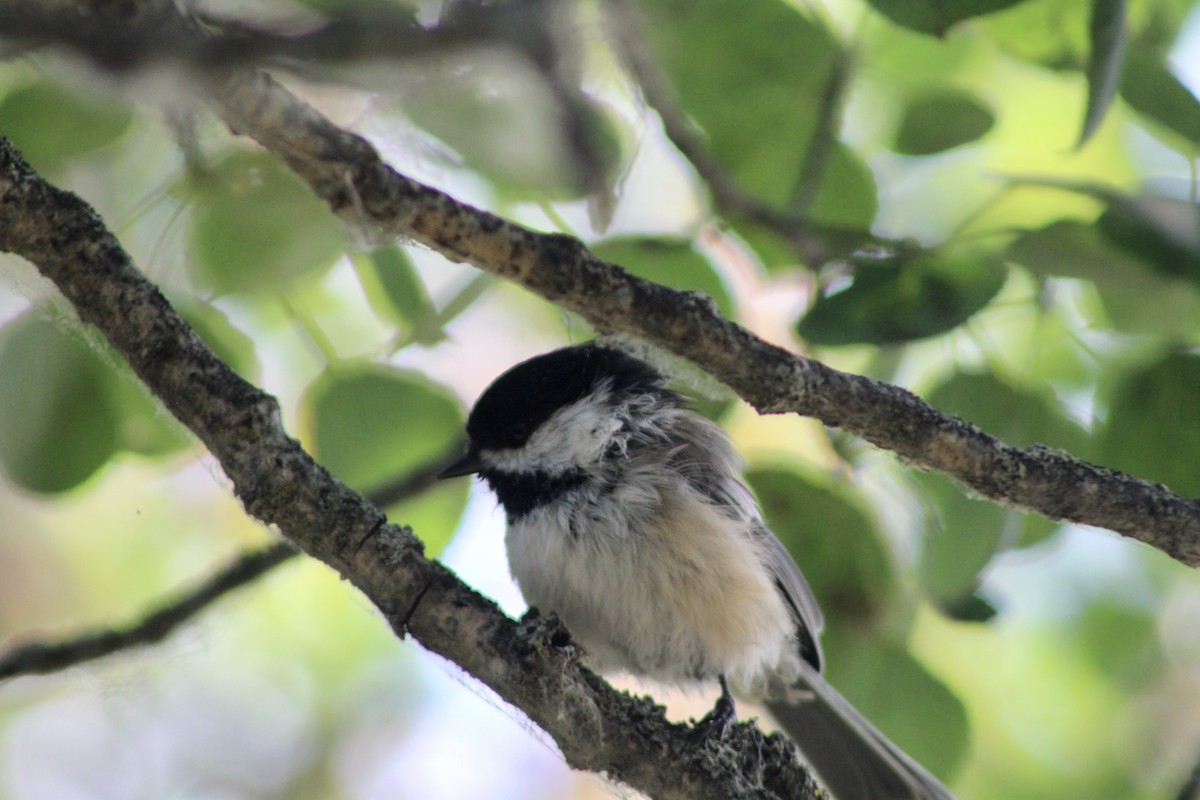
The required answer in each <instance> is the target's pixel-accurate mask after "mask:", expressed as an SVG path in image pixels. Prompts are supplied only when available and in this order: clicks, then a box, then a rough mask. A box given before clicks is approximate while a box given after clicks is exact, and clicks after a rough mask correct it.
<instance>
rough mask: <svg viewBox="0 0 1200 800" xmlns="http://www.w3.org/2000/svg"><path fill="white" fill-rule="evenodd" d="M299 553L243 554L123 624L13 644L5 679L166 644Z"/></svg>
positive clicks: (1, 670)
mask: <svg viewBox="0 0 1200 800" xmlns="http://www.w3.org/2000/svg"><path fill="white" fill-rule="evenodd" d="M298 552H299V551H297V550H296V548H295V547H293V546H292V545H291V544H290V543H287V542H279V543H276V544H273V545H271V546H269V547H266V548H263V549H261V550H256V551H254V552H249V553H244V554H242V555H241V556H239V557H238V558H237V559H235V560H234V561H232V562H230V563H229V564H228V565H227V566H226V567H224V568H223V569H221V570H219V571H218V572H216V573H215V574H213V575H211V576H210V577H209V578H207V579H206V580H204V581H203V582H201V583H200V584H198V585H196V586H194V587H192V588H191V589H187V590H184V591H183V592H182V593H181V594H180V595H179V596H178V597H177V598H175V599H174V600H171V601H168V602H167V603H165V604H163V605H162V606H160V607H159V608H157V609H155V610H154V611H152V612H151V613H149V614H147V615H145V616H144V617H143V618H142V619H141V620H139V621H138V622H136V623H134V624H132V625H128V626H126V627H124V628H113V627H104V628H100V629H97V630H93V631H88V632H87V633H83V634H80V635H77V636H73V637H71V638H70V639H66V640H63V641H61V642H55V643H52V644H47V643H46V642H30V643H29V644H26V645H22V646H20V647H16V648H13V649H12V650H10V651H8V652H7V653H5V654H4V655H3V656H0V680H4V679H6V678H12V677H15V676H17V675H31V674H45V673H47V672H56V671H58V670H62V669H66V668H67V667H73V666H75V665H76V664H81V663H83V662H85V661H91V660H93V659H97V658H103V657H104V656H108V655H112V654H113V653H116V652H119V651H121V650H128V649H131V648H133V647H138V646H141V645H148V644H156V643H158V642H161V641H162V640H163V639H165V638H167V636H168V635H170V634H171V633H172V632H173V631H174V630H175V629H176V628H178V627H179V626H180V625H182V624H183V623H184V622H185V621H186V620H188V619H191V618H192V617H193V616H194V615H196V614H197V613H199V612H200V611H201V610H203V609H205V608H207V607H208V606H209V605H211V604H212V603H213V602H215V601H216V600H217V599H218V598H220V597H222V596H224V595H225V594H227V593H228V592H231V591H233V590H234V589H236V588H238V587H239V586H245V585H246V584H247V583H249V582H250V581H252V580H255V579H256V578H258V577H259V576H261V575H262V574H264V573H266V572H268V571H269V570H271V569H272V568H274V567H276V566H278V565H279V564H282V563H283V562H284V561H287V560H288V559H289V558H291V557H292V556H294V555H296V554H297V553H298Z"/></svg>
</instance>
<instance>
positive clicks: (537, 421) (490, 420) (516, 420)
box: [462, 342, 667, 474]
mask: <svg viewBox="0 0 1200 800" xmlns="http://www.w3.org/2000/svg"><path fill="white" fill-rule="evenodd" d="M605 378H610V379H612V388H613V391H614V393H616V394H622V393H639V392H657V393H664V392H666V391H667V390H665V389H663V388H662V380H663V377H662V375H661V374H659V372H658V371H657V370H655V369H654V368H653V367H651V366H650V365H649V364H647V363H646V362H644V361H642V360H640V359H637V358H634V357H633V356H631V355H629V354H628V353H626V352H623V351H621V350H618V349H616V348H614V347H607V346H605V345H601V344H596V343H595V342H587V343H585V344H579V345H574V346H572V347H564V348H561V349H559V350H553V351H551V352H549V353H543V354H542V355H540V356H534V357H533V358H531V359H529V360H528V361H522V362H521V363H520V364H517V365H516V366H515V367H513V368H512V369H510V370H508V371H507V372H505V373H504V374H503V375H501V376H500V377H499V378H496V380H495V381H493V382H492V385H491V386H489V387H488V388H487V389H485V390H484V392H483V394H482V395H480V396H479V400H478V401H476V403H475V408H473V409H472V410H471V415H470V417H469V418H468V420H467V435H468V436H470V438H471V445H472V449H473V450H474V449H476V448H483V449H488V450H504V449H508V448H514V447H520V446H522V445H523V444H525V442H526V441H528V439H529V437H530V436H531V435H532V434H533V432H534V431H535V430H537V429H538V426H539V425H541V424H542V423H543V422H545V421H546V420H547V419H549V418H550V416H551V415H552V414H554V412H555V411H557V410H558V409H560V408H563V407H564V406H568V405H570V404H571V403H574V402H576V401H577V400H580V399H582V398H584V397H586V396H587V394H588V393H589V392H591V391H592V389H593V387H595V385H596V384H597V383H598V382H599V381H601V380H604V379H605ZM462 474H465V473H462Z"/></svg>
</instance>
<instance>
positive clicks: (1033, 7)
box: [952, 0, 1092, 70]
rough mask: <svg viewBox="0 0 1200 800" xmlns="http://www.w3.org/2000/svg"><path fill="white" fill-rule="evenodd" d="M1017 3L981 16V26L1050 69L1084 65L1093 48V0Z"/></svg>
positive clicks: (1018, 53)
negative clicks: (999, 12) (1090, 24)
mask: <svg viewBox="0 0 1200 800" xmlns="http://www.w3.org/2000/svg"><path fill="white" fill-rule="evenodd" d="M952 5H956V4H952ZM1014 5H1015V7H1014V8H1011V9H1009V10H1008V11H1005V12H1004V13H1001V14H996V15H994V16H991V17H988V18H987V19H985V20H981V21H980V22H979V26H980V28H981V29H982V30H984V31H986V32H988V33H990V34H991V35H992V37H993V38H994V39H995V40H996V41H997V42H998V43H999V44H1000V46H1001V47H1002V48H1003V49H1004V50H1005V51H1006V52H1007V53H1008V54H1009V55H1011V56H1013V57H1015V58H1018V59H1021V60H1022V61H1027V62H1029V63H1032V64H1037V65H1039V66H1043V67H1048V68H1050V69H1059V70H1064V69H1065V70H1079V69H1083V67H1084V65H1085V64H1086V63H1087V62H1088V55H1089V53H1090V51H1091V45H1090V40H1089V22H1090V20H1091V7H1092V0H1032V2H1029V1H1027V2H1022V3H1017V4H1014Z"/></svg>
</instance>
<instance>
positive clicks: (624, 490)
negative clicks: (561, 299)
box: [441, 343, 953, 800]
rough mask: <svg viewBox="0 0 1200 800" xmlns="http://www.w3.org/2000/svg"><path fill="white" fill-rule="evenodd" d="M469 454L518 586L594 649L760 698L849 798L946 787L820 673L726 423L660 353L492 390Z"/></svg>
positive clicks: (522, 376)
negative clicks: (501, 524)
mask: <svg viewBox="0 0 1200 800" xmlns="http://www.w3.org/2000/svg"><path fill="white" fill-rule="evenodd" d="M467 434H468V437H469V439H470V446H469V449H468V452H467V454H466V455H465V456H463V458H461V459H459V460H458V461H456V462H455V463H454V464H451V465H450V466H449V467H447V468H446V469H445V470H443V472H442V473H441V477H451V476H457V475H467V474H470V473H476V472H477V473H479V475H481V476H482V477H483V479H484V480H485V481H487V484H488V486H490V487H491V489H492V491H494V492H495V493H496V497H497V498H498V499H499V501H500V504H501V506H503V508H504V511H505V513H506V515H507V517H508V534H507V537H506V546H507V550H508V563H509V568H510V570H511V571H512V575H513V577H514V578H515V579H516V581H517V584H518V585H519V586H520V588H521V592H522V594H523V595H524V596H525V600H526V601H527V602H528V603H529V604H530V605H532V606H536V607H537V608H539V609H541V610H542V611H554V612H557V613H558V615H559V616H560V618H561V619H562V620H563V622H564V623H565V624H566V626H567V628H568V629H569V630H570V632H571V634H572V636H573V637H574V638H575V640H576V641H577V642H578V643H579V644H580V645H581V647H582V649H583V651H584V654H585V663H587V664H588V666H590V667H592V668H593V669H596V670H598V671H601V672H605V671H627V672H630V673H633V674H635V675H640V676H646V677H649V678H651V679H654V680H658V681H662V682H665V683H670V684H689V683H695V682H696V681H719V682H720V685H721V690H722V692H721V700H720V701H718V706H717V709H715V710H714V715H715V716H716V717H717V718H721V717H724V718H725V719H726V720H732V713H733V701H732V698H731V697H730V689H729V687H730V686H731V685H732V687H733V689H734V690H735V692H736V693H738V694H739V695H742V696H746V697H749V698H756V699H762V700H764V701H765V703H766V705H767V707H768V708H769V709H770V710H771V712H772V714H773V715H774V716H775V717H776V718H777V720H778V721H779V723H780V725H781V726H782V727H783V728H784V730H785V731H786V732H787V733H788V735H789V736H791V738H792V739H793V740H794V741H795V742H796V744H797V745H798V746H799V747H800V749H801V751H802V752H803V753H804V754H805V757H806V758H807V759H808V760H809V762H810V763H811V764H812V766H813V767H814V768H815V769H816V771H817V773H818V774H819V775H820V777H821V779H822V780H823V781H824V782H825V783H826V784H827V785H828V787H829V788H830V790H831V791H832V792H833V794H834V796H835V797H836V798H838V800H953V795H951V794H950V792H949V791H948V790H947V789H945V788H944V787H943V786H942V785H941V784H940V783H939V782H938V781H937V779H936V778H934V777H933V776H932V775H930V774H929V773H928V772H927V771H926V770H925V769H923V768H922V767H921V766H920V765H919V764H917V763H916V762H915V761H913V760H912V759H911V758H909V757H908V756H907V755H905V754H904V753H903V752H902V751H901V750H900V749H899V748H897V747H896V746H895V745H893V744H892V743H891V742H890V741H888V740H887V739H886V738H885V737H884V736H883V734H881V733H880V732H879V731H877V730H876V729H875V728H874V727H873V726H872V725H871V724H870V723H869V722H867V720H866V719H864V718H863V716H862V715H861V714H859V713H858V712H857V711H856V710H855V709H854V708H853V707H852V706H851V705H850V703H849V702H848V701H846V700H845V699H844V698H843V697H842V696H841V695H840V694H838V693H837V692H836V691H834V689H833V687H831V686H830V685H829V684H828V683H827V682H826V681H825V679H824V678H822V677H821V674H820V673H821V648H820V645H819V643H818V641H817V635H818V634H819V633H820V631H821V627H822V618H821V611H820V609H819V608H818V607H817V603H816V600H815V599H814V597H813V594H812V591H811V590H810V589H809V587H808V584H807V582H806V581H805V580H804V576H803V575H801V574H800V570H799V569H798V568H797V567H796V563H795V562H794V561H793V560H792V557H791V556H790V555H789V554H788V552H787V550H785V549H784V547H783V545H782V544H781V543H780V542H779V540H778V539H776V538H775V535H774V534H773V533H771V531H770V530H768V529H767V527H766V526H765V525H764V524H763V522H762V518H761V515H760V513H759V510H758V506H757V503H756V502H755V500H754V497H753V496H752V495H751V494H750V491H749V490H748V489H747V488H746V487H745V486H744V485H743V484H742V483H741V481H740V480H739V476H738V467H739V459H738V457H737V455H736V454H735V453H734V450H733V448H732V446H731V444H730V441H729V439H728V437H727V436H726V434H725V432H724V431H723V430H722V429H721V428H720V427H718V426H717V425H715V424H713V423H711V422H709V421H708V420H706V419H704V418H703V417H701V416H699V415H698V414H696V413H694V412H692V411H690V410H688V409H687V408H685V407H684V406H683V403H682V400H681V398H680V396H679V395H678V394H676V393H675V392H673V391H671V390H670V389H667V388H666V387H665V386H664V385H663V376H662V375H660V374H659V373H658V372H657V371H656V370H655V369H654V368H653V367H651V366H650V365H649V364H647V363H645V362H643V361H641V360H639V359H637V358H634V357H633V356H631V355H629V354H628V353H625V352H623V351H621V350H619V349H616V348H614V347H610V346H605V345H601V344H596V343H587V344H582V345H576V346H573V347H565V348H562V349H560V350H555V351H553V352H550V353H546V354H544V355H540V356H537V357H535V358H531V359H529V360H528V361H525V362H522V363H520V364H518V365H516V366H515V367H513V368H512V369H510V370H508V371H507V372H505V373H504V374H503V375H501V376H500V377H499V378H497V379H496V380H495V382H494V383H492V385H491V386H489V387H488V388H487V390H485V391H484V393H483V394H482V395H481V396H480V398H479V400H478V402H476V404H475V407H474V409H472V411H471V414H470V418H469V419H468V422H467Z"/></svg>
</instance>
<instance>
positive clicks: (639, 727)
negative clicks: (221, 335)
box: [0, 139, 819, 800]
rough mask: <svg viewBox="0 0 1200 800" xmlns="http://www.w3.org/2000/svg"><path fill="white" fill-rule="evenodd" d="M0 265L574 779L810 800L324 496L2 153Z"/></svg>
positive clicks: (78, 222) (281, 439)
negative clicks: (51, 298) (13, 266)
mask: <svg viewBox="0 0 1200 800" xmlns="http://www.w3.org/2000/svg"><path fill="white" fill-rule="evenodd" d="M0 251H4V252H11V253H16V254H18V255H21V256H23V257H24V258H25V259H27V260H28V261H30V262H31V263H33V264H34V265H35V266H36V267H37V268H38V270H39V271H40V272H41V273H42V274H43V275H44V276H45V277H47V278H48V279H50V280H51V281H52V282H53V283H54V284H55V286H57V287H58V289H59V291H61V292H62V294H63V295H64V296H65V297H66V298H67V299H68V300H69V301H70V302H71V303H72V304H73V305H74V306H75V308H76V309H77V311H78V313H79V316H80V318H81V319H83V320H84V321H85V322H87V323H89V324H91V325H94V326H95V327H96V328H98V329H99V330H100V331H101V333H103V334H104V336H105V337H106V338H107V339H108V341H109V342H110V343H111V344H112V345H113V347H114V348H115V349H116V350H117V351H118V352H120V353H121V354H122V355H123V356H124V357H125V358H126V359H127V360H128V362H129V363H130V365H131V366H132V368H133V369H134V371H135V372H136V373H137V375H138V376H139V377H140V378H141V380H142V381H143V382H144V383H145V384H146V385H147V386H148V387H149V388H150V390H151V391H153V392H154V394H155V395H157V396H158V397H159V398H160V399H161V400H162V401H163V402H164V404H165V405H166V406H167V408H168V409H169V410H170V411H171V412H172V413H173V414H174V415H175V416H176V417H177V418H178V419H179V420H180V421H181V422H183V423H184V424H185V425H186V426H187V427H188V428H189V429H191V430H192V432H193V433H195V434H196V436H197V437H199V439H200V440H201V441H202V442H204V444H205V445H206V446H207V447H208V449H209V451H210V452H212V453H213V455H214V456H215V457H216V458H217V460H218V461H219V462H220V464H221V467H222V469H223V470H224V471H225V474H226V475H227V476H228V477H229V479H230V481H231V482H232V484H233V487H234V491H235V492H236V493H237V495H238V496H239V497H240V498H241V500H242V502H243V504H244V505H245V507H246V509H247V511H248V512H249V513H250V514H252V515H253V516H255V517H256V518H257V519H259V520H261V521H262V522H264V523H266V524H269V525H275V526H277V527H278V529H279V530H280V532H282V533H283V535H284V536H286V537H287V538H288V539H289V540H290V541H291V542H292V543H294V544H295V545H297V546H298V547H300V548H301V549H302V550H304V551H305V552H307V553H309V554H310V555H313V556H315V557H317V558H319V559H321V560H322V561H324V562H325V563H326V564H328V565H330V566H331V567H333V568H334V569H336V570H337V571H338V572H339V573H341V574H342V575H343V576H344V577H345V578H346V579H347V580H349V581H350V582H351V583H353V584H354V585H355V586H356V587H358V588H359V589H360V590H361V591H362V592H363V593H364V594H366V596H367V597H368V598H369V599H370V600H371V601H372V602H373V603H374V604H375V605H376V606H377V607H378V608H379V609H380V611H381V612H382V613H383V615H384V616H385V618H386V619H387V620H388V622H389V623H390V624H391V626H392V627H393V629H394V630H395V631H396V632H397V634H399V635H401V636H403V635H406V634H411V635H412V636H413V638H415V639H416V640H417V641H419V642H420V643H421V644H422V645H423V646H424V647H426V648H427V649H429V650H431V651H433V652H434V653H437V654H439V655H441V656H443V657H445V658H448V659H450V660H451V661H453V662H454V663H456V664H457V665H459V666H460V667H462V668H463V669H464V670H465V671H466V672H468V673H469V674H471V675H473V676H475V677H476V678H477V679H479V680H480V681H482V682H483V683H485V684H486V685H487V686H489V687H491V688H492V689H493V690H494V691H496V693H497V694H498V695H499V696H500V697H501V698H503V699H504V700H505V701H506V702H508V703H511V704H512V705H514V706H515V707H517V708H519V709H521V710H522V711H523V712H525V713H526V714H527V715H528V716H529V718H530V719H531V720H533V722H534V723H535V724H537V725H538V726H539V727H541V728H542V729H543V730H545V731H546V732H547V733H549V734H550V735H551V736H552V737H553V738H554V740H555V742H556V743H557V744H558V745H559V747H560V748H561V750H562V752H563V755H564V756H565V757H566V759H567V762H568V763H569V764H571V765H572V766H574V767H576V768H579V769H587V770H591V771H595V772H603V773H607V774H608V775H610V776H611V777H613V778H614V779H616V780H620V781H623V782H625V783H628V784H629V785H631V786H633V787H635V788H637V789H639V790H641V791H643V792H645V793H646V794H648V795H650V796H652V797H656V798H680V799H681V800H682V799H683V798H713V799H714V800H715V799H716V798H737V797H745V798H750V797H754V798H776V797H777V798H815V797H818V796H819V795H818V794H817V789H816V788H815V784H814V783H813V782H812V779H811V777H810V776H809V775H808V774H807V773H806V772H805V771H804V770H803V769H802V768H801V767H800V765H799V762H798V761H797V760H796V758H795V750H794V747H793V746H792V745H791V743H790V742H788V741H787V740H786V739H785V738H784V737H782V736H779V735H774V736H770V737H764V736H763V734H762V733H761V732H760V731H759V730H758V729H757V728H756V727H755V726H753V725H739V726H737V727H736V728H735V729H734V730H733V731H732V732H730V733H729V734H727V735H725V736H724V737H711V736H709V735H707V734H706V733H705V730H704V729H703V728H702V729H693V728H689V727H687V726H682V725H675V724H671V723H669V722H668V721H667V720H666V718H665V717H664V716H663V711H662V709H661V708H659V707H657V706H655V705H654V704H653V703H651V702H650V701H649V700H646V699H634V698H631V697H629V696H628V695H625V694H619V693H617V692H616V691H614V690H613V689H612V688H611V687H609V686H608V684H606V683H605V682H604V681H602V680H601V679H600V678H598V677H596V676H595V675H593V674H592V673H591V672H589V671H587V670H586V669H584V668H582V667H580V666H579V665H578V664H577V663H576V662H575V660H574V657H573V655H574V649H573V647H572V646H571V645H570V640H569V637H568V635H567V633H566V631H565V629H564V628H562V626H561V625H559V624H558V622H557V621H556V620H555V619H554V618H552V617H551V618H541V617H537V616H536V615H534V616H531V617H529V618H527V619H525V620H523V621H522V622H521V623H517V622H514V621H513V620H511V619H509V618H508V617H506V616H505V615H504V614H503V613H502V612H501V611H500V610H499V609H498V608H497V607H496V605H495V604H494V603H492V602H491V601H490V600H488V599H487V598H485V597H483V596H481V595H479V594H478V593H477V592H475V591H474V590H472V589H471V588H470V587H469V586H467V585H465V584H464V583H462V581H460V580H459V579H458V578H457V577H456V576H455V575H454V574H453V573H451V572H450V571H449V570H448V569H446V568H445V567H444V566H442V565H441V564H440V563H438V562H436V561H431V560H429V559H427V558H425V556H424V554H423V552H422V546H421V543H420V541H419V540H418V539H417V538H416V537H415V536H414V535H413V533H412V531H411V530H410V529H408V528H405V527H398V526H396V525H391V524H388V523H387V521H386V519H385V518H384V516H383V515H382V514H381V513H380V512H379V510H378V509H376V508H375V506H373V505H371V504H370V503H369V502H368V501H367V500H366V498H364V497H363V496H362V495H360V494H358V493H357V492H354V491H352V490H351V489H349V488H347V487H345V486H343V485H342V484H340V483H338V482H337V481H336V480H334V479H333V478H332V477H331V476H330V475H329V473H328V472H326V471H325V470H324V469H323V468H321V466H320V465H319V464H317V463H316V462H315V461H313V460H312V458H311V457H309V455H308V454H307V453H305V452H304V450H303V449H302V448H301V447H300V445H299V444H298V443H297V442H296V441H295V440H293V439H292V438H290V437H289V436H288V435H287V432H286V431H285V430H284V429H283V426H282V424H281V422H280V417H279V413H278V405H277V403H276V401H275V399H274V398H272V397H270V396H269V395H267V394H265V393H263V392H262V391H261V390H259V389H257V388H256V387H254V386H251V385H250V384H248V383H246V382H245V381H244V380H242V379H241V378H240V377H239V376H238V375H237V374H236V373H234V372H233V371H232V370H231V369H230V368H229V367H228V366H226V365H225V364H224V363H222V362H221V361H220V359H218V358H217V357H216V355H214V354H213V352H212V351H211V350H210V349H209V347H208V346H207V345H206V344H205V343H204V341H203V340H201V339H200V338H199V337H198V336H197V335H196V334H195V333H194V332H193V331H192V330H191V329H190V328H189V327H188V326H187V324H186V323H185V322H184V321H183V320H182V318H180V317H179V315H178V314H177V313H176V312H175V311H174V309H172V308H171V306H170V305H169V304H168V303H167V301H166V300H165V299H164V298H163V296H162V294H161V293H160V292H159V291H158V290H157V289H156V288H155V287H154V286H153V285H152V284H151V283H149V281H147V280H146V279H145V278H144V277H143V276H142V275H141V274H140V273H139V272H138V270H137V269H136V268H135V267H134V265H133V264H132V263H131V261H130V259H129V256H128V254H126V253H125V251H124V250H123V249H122V248H121V246H120V245H119V244H118V242H117V241H116V239H115V238H114V237H113V236H112V234H111V233H109V231H108V230H107V229H106V228H105V226H104V224H103V222H102V221H101V220H100V218H99V217H98V215H97V214H96V213H95V211H94V210H93V209H92V208H91V207H90V206H88V205H87V204H86V203H85V202H83V201H82V200H81V199H79V198H78V197H77V196H75V195H74V194H71V193H69V192H65V191H62V190H59V189H57V188H55V187H53V186H51V185H49V184H47V183H46V182H45V181H43V180H42V179H41V178H40V177H39V176H38V175H37V174H35V173H34V172H33V170H32V169H31V168H30V167H29V165H28V164H26V163H25V161H24V160H23V159H22V158H21V156H20V154H19V153H18V152H17V150H16V148H14V147H13V145H12V144H11V143H10V142H9V141H7V140H5V139H0Z"/></svg>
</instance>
